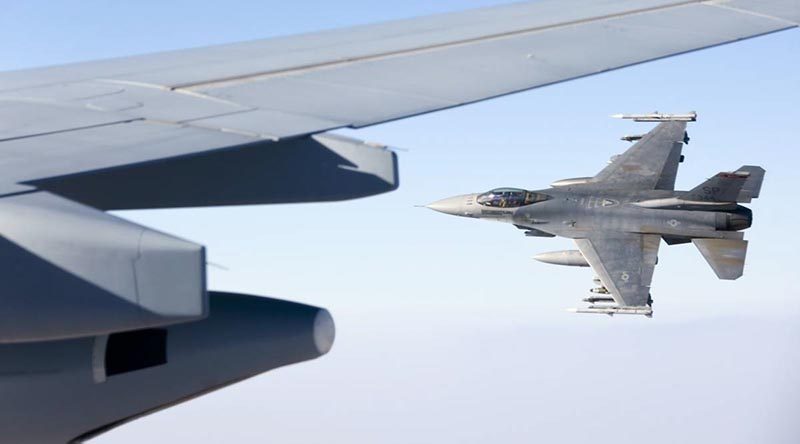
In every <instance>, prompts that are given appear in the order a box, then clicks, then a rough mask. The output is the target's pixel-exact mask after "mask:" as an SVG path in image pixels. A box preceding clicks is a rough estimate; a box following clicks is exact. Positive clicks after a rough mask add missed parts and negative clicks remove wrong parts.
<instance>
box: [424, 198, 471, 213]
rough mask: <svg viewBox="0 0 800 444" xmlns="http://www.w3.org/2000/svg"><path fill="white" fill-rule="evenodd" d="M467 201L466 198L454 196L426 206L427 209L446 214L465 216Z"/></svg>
mask: <svg viewBox="0 0 800 444" xmlns="http://www.w3.org/2000/svg"><path fill="white" fill-rule="evenodd" d="M465 200H466V199H465V197H464V196H453V197H448V198H446V199H441V200H437V201H436V202H433V203H430V204H428V205H425V207H426V208H430V209H431V210H434V211H438V212H440V213H444V214H452V215H454V216H463V215H464V204H465Z"/></svg>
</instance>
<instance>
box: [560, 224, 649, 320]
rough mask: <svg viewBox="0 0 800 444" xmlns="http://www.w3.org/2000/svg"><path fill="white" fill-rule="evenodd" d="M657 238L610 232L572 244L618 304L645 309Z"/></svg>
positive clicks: (647, 235) (623, 306)
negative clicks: (576, 246)
mask: <svg viewBox="0 0 800 444" xmlns="http://www.w3.org/2000/svg"><path fill="white" fill-rule="evenodd" d="M660 240H661V237H660V236H658V235H653V234H636V233H611V234H602V235H601V234H598V235H595V236H591V237H588V238H585V239H575V243H576V244H577V245H578V248H579V249H580V250H581V253H582V254H583V256H584V257H585V258H586V261H587V262H589V265H591V267H592V269H593V270H594V272H595V273H597V276H599V277H600V281H601V282H602V283H603V286H604V287H605V288H606V289H608V292H609V293H610V294H611V297H612V298H614V301H615V302H616V303H617V306H618V307H622V308H625V307H639V308H647V306H648V305H649V304H650V302H651V300H650V281H651V280H652V279H653V269H654V268H655V265H656V261H657V257H658V246H659V242H660ZM648 311H649V310H648Z"/></svg>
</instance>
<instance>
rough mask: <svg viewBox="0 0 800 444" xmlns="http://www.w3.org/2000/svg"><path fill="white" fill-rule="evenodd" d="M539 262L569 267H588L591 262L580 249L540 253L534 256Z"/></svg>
mask: <svg viewBox="0 0 800 444" xmlns="http://www.w3.org/2000/svg"><path fill="white" fill-rule="evenodd" d="M533 258H534V259H536V260H537V261H539V262H544V263H546V264H553V265H566V266H568V267H588V266H589V263H588V262H586V258H584V257H583V254H581V252H580V251H578V250H563V251H549V252H547V253H539V254H537V255H536V256H534V257H533Z"/></svg>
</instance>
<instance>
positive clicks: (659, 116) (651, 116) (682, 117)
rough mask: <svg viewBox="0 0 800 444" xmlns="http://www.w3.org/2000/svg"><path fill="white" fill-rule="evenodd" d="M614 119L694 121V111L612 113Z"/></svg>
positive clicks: (695, 116)
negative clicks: (674, 112) (679, 112)
mask: <svg viewBox="0 0 800 444" xmlns="http://www.w3.org/2000/svg"><path fill="white" fill-rule="evenodd" d="M611 117H612V118H614V119H627V120H633V121H634V122H696V121H697V113H696V112H695V111H692V112H689V113H685V114H665V113H660V112H658V111H655V112H652V113H646V114H612V115H611Z"/></svg>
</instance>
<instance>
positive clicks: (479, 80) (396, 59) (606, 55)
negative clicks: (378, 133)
mask: <svg viewBox="0 0 800 444" xmlns="http://www.w3.org/2000/svg"><path fill="white" fill-rule="evenodd" d="M798 22H800V6H798V3H797V2H796V1H795V0H772V1H758V2H757V1H753V0H731V1H714V2H710V1H676V0H617V1H612V0H606V1H588V0H543V1H538V2H525V3H517V4H511V5H505V6H499V7H492V8H485V9H477V10H471V11H466V12H459V13H450V14H441V15H435V16H430V17H422V18H416V19H409V20H400V21H393V22H387V23H382V24H377V25H368V26H359V27H353V28H348V29H341V30H333V31H325V32H319V33H312V34H305V35H298V36H290V37H284V38H276V39H269V40H260V41H252V42H244V43H236V44H228V45H220V46H213V47H206V48H196V49H189V50H182V51H172V52H165V53H158V54H151V55H141V56H133V57H125V58H117V59H111V60H104V61H97V62H85V63H76V64H70V65H64V66H55V67H48V68H40V69H29V70H22V71H12V72H5V73H0V159H2V164H0V173H1V174H2V176H0V177H3V179H4V180H3V182H2V183H0V196H2V195H4V194H9V193H14V192H20V191H26V190H30V189H31V188H32V187H31V185H25V183H28V184H30V183H31V182H34V181H40V180H44V179H47V178H50V177H58V176H66V175H73V174H79V173H84V172H87V171H94V170H99V169H107V168H114V167H118V166H124V165H127V164H130V163H143V162H151V161H157V160H160V159H166V158H171V157H177V156H186V155H193V154H198V153H205V152H209V151H213V150H220V149H227V148H232V147H237V146H242V145H245V144H248V143H253V142H265V141H266V142H270V141H280V140H282V139H287V138H296V137H298V136H306V135H310V134H315V133H319V132H323V131H327V130H330V129H334V128H341V127H363V126H366V125H372V124H376V123H380V122H385V121H389V120H394V119H399V118H403V117H408V116H412V115H416V114H421V113H427V112H431V111H435V110H440V109H445V108H450V107H454V106H459V105H463V104H465V103H470V102H474V101H478V100H483V99H487V98H490V97H495V96H499V95H503V94H509V93H513V92H516V91H521V90H526V89H530V88H535V87H539V86H543V85H548V84H552V83H556V82H560V81H564V80H568V79H573V78H577V77H582V76H587V75H591V74H596V73H600V72H604V71H608V70H612V69H616V68H619V67H624V66H628V65H631V64H636V63H640V62H643V61H647V60H653V59H657V58H662V57H667V56H670V55H675V54H680V53H684V52H687V51H692V50H696V49H701V48H706V47H709V46H714V45H719V44H722V43H727V42H733V41H736V40H740V39H743V38H747V37H753V36H758V35H763V34H767V33H771V32H775V31H779V30H783V29H788V28H792V27H795V26H797V24H798ZM109 140H120V141H122V140H130V141H131V143H123V142H115V143H108V144H106V143H105V141H109ZM133 145H135V146H133ZM265 149H268V148H265Z"/></svg>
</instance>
